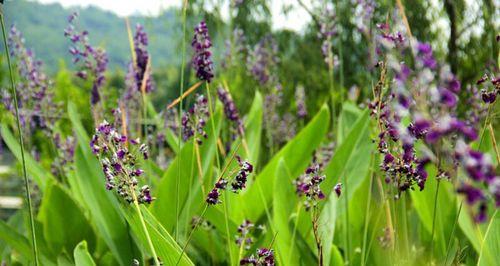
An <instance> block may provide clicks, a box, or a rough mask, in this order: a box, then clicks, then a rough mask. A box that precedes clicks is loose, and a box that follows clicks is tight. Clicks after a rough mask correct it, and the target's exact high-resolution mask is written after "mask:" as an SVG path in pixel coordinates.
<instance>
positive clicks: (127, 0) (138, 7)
mask: <svg viewBox="0 0 500 266" xmlns="http://www.w3.org/2000/svg"><path fill="white" fill-rule="evenodd" d="M36 1H39V2H42V3H60V4H61V5H63V6H64V7H71V6H88V5H94V6H98V7H100V8H102V9H105V10H109V11H113V12H115V13H116V14H118V15H119V16H128V15H131V14H137V13H139V14H142V15H157V14H158V12H159V11H160V10H161V9H162V8H168V7H171V6H177V7H178V6H180V5H181V3H182V0H36ZM225 2H226V6H225V7H224V8H223V11H224V10H226V12H223V13H226V14H227V2H228V1H225ZM270 2H271V5H272V6H271V8H272V13H273V28H275V29H282V28H287V29H293V30H297V31H300V30H301V29H302V28H303V27H304V25H306V24H307V23H308V22H309V21H310V17H309V15H308V14H307V12H306V11H305V10H303V9H302V8H301V7H300V6H299V5H298V4H297V0H273V1H270ZM304 2H306V3H307V2H308V1H304ZM284 5H287V6H292V10H291V11H290V12H289V13H288V15H287V16H285V15H283V14H282V12H281V11H282V7H283V6H284Z"/></svg>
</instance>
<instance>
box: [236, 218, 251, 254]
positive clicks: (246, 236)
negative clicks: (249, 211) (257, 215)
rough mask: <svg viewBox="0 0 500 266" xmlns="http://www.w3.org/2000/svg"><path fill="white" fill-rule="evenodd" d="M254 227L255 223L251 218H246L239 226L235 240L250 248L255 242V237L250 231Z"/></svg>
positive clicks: (238, 243) (239, 244)
mask: <svg viewBox="0 0 500 266" xmlns="http://www.w3.org/2000/svg"><path fill="white" fill-rule="evenodd" d="M254 227H255V225H254V224H253V223H252V222H251V221H249V220H244V221H243V223H242V224H240V225H239V226H238V229H237V233H238V234H237V235H236V240H235V242H236V244H237V245H238V246H241V245H244V247H245V249H250V247H251V245H252V244H253V238H252V236H251V235H250V233H251V231H252V230H253V229H254Z"/></svg>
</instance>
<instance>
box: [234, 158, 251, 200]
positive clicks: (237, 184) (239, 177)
mask: <svg viewBox="0 0 500 266" xmlns="http://www.w3.org/2000/svg"><path fill="white" fill-rule="evenodd" d="M236 159H237V160H238V164H239V166H240V170H239V171H238V173H237V174H236V176H235V178H234V180H233V182H232V183H231V188H232V191H233V192H235V193H238V192H239V191H240V190H242V189H244V188H245V187H246V182H247V178H248V176H249V175H250V174H251V173H252V172H253V166H252V165H251V164H250V163H249V162H248V161H242V160H241V158H240V157H239V156H237V157H236Z"/></svg>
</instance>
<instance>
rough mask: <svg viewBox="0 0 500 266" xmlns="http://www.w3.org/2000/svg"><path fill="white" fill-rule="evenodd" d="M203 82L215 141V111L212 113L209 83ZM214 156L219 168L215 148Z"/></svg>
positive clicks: (217, 154)
mask: <svg viewBox="0 0 500 266" xmlns="http://www.w3.org/2000/svg"><path fill="white" fill-rule="evenodd" d="M205 84H206V89H207V97H208V110H209V111H210V123H212V135H213V136H214V139H215V142H217V135H216V131H215V123H214V115H215V113H214V111H213V108H212V96H211V94H210V83H208V82H206V83H205ZM216 145H217V144H216ZM215 158H216V159H217V168H218V169H220V159H219V153H218V152H217V149H215Z"/></svg>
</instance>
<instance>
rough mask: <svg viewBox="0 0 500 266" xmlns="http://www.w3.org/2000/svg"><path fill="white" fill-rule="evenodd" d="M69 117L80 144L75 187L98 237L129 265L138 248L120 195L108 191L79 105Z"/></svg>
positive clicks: (120, 261) (76, 154)
mask: <svg viewBox="0 0 500 266" xmlns="http://www.w3.org/2000/svg"><path fill="white" fill-rule="evenodd" d="M68 115H69V118H70V120H71V123H72V125H73V129H74V130H75V132H76V136H77V139H78V144H79V148H77V149H76V152H75V172H76V180H77V182H76V183H75V185H77V186H78V187H79V188H78V191H80V192H81V194H82V196H83V203H82V204H83V205H84V206H85V207H86V209H87V210H88V211H89V212H90V214H91V215H90V218H91V219H92V222H93V223H94V224H95V225H96V228H97V233H98V234H99V236H101V237H102V238H103V239H104V241H105V243H106V244H107V245H108V247H109V248H110V250H111V252H112V253H113V255H114V256H115V257H116V259H117V260H118V261H119V263H120V264H121V265H129V264H130V262H131V261H132V259H133V254H134V253H133V250H134V244H133V241H132V239H131V238H130V236H129V233H128V229H127V224H126V222H125V219H124V218H123V217H121V216H120V212H119V202H118V200H117V198H116V195H115V194H114V193H113V192H110V191H107V190H106V188H105V184H104V183H105V182H104V180H105V178H104V175H103V173H102V170H101V169H102V168H101V165H100V164H99V161H98V160H97V158H96V157H95V156H94V155H93V154H92V151H91V150H90V146H89V137H88V135H87V132H86V131H85V129H84V127H83V125H82V123H81V121H80V117H79V115H78V112H77V110H76V107H75V105H74V104H72V103H71V102H70V103H69V104H68ZM124 243H129V244H126V245H125V244H124Z"/></svg>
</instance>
